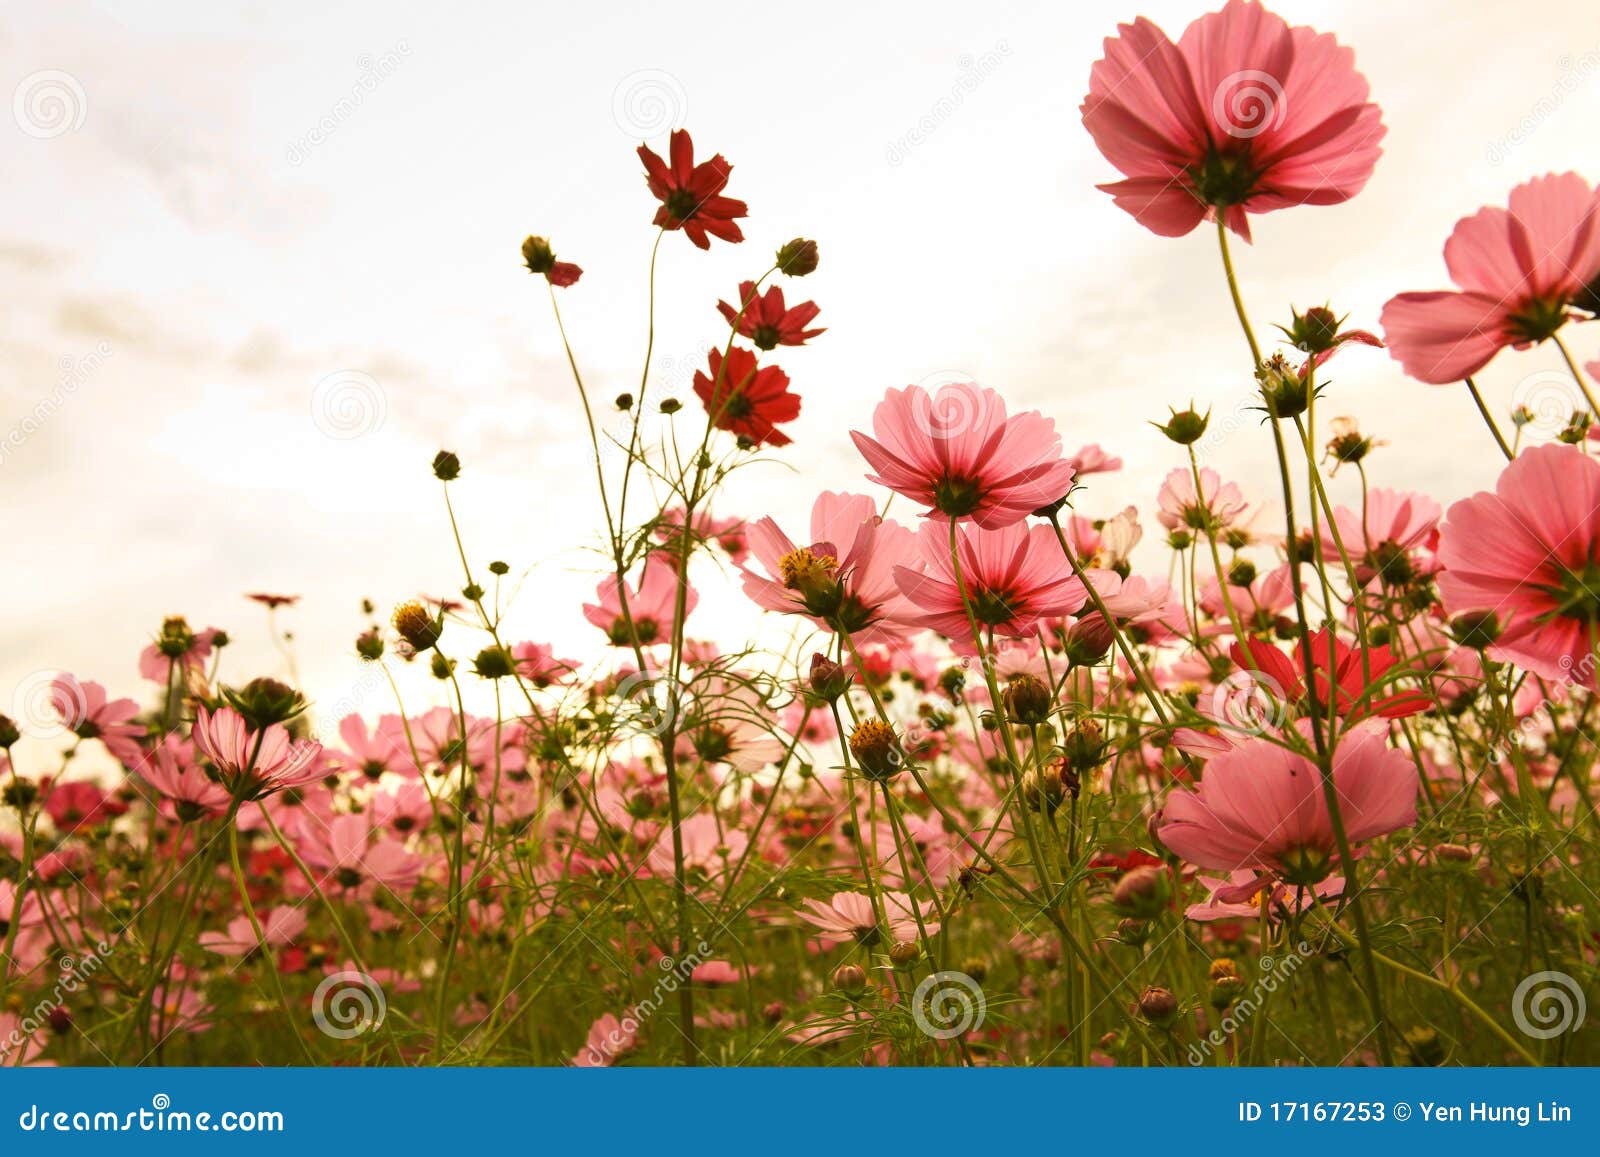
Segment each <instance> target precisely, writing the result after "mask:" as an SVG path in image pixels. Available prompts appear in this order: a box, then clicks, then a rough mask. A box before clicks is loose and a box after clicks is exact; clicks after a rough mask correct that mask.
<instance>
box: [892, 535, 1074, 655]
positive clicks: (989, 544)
mask: <svg viewBox="0 0 1600 1157" xmlns="http://www.w3.org/2000/svg"><path fill="white" fill-rule="evenodd" d="M956 541H957V555H958V557H959V559H960V574H959V579H958V575H957V571H956V563H955V559H952V557H951V551H950V533H949V527H948V526H946V525H943V524H941V523H937V522H925V523H923V524H922V527H921V529H920V530H919V531H918V532H917V537H916V545H917V549H918V551H919V552H920V554H921V559H922V569H920V570H914V569H912V568H911V567H907V566H897V567H895V572H894V573H895V582H896V583H897V584H899V587H900V593H901V594H903V595H904V596H905V598H906V601H907V602H908V603H909V604H911V605H910V606H909V607H908V608H907V609H906V610H905V611H904V612H902V618H903V620H904V621H905V622H907V623H909V624H911V625H913V626H918V627H926V628H928V629H929V630H933V631H938V632H939V633H940V634H942V635H944V636H945V637H946V638H948V639H950V640H951V642H952V644H953V645H954V646H955V648H956V649H957V650H958V651H962V652H964V653H970V652H971V650H972V647H973V642H972V627H971V623H970V622H969V620H968V607H967V605H966V603H964V602H963V600H962V597H961V596H962V593H963V591H964V592H965V594H966V596H967V600H966V601H967V602H970V604H971V615H972V618H974V619H976V620H977V624H978V629H979V630H980V631H981V632H988V631H993V632H994V633H995V634H997V635H1004V636H1006V637H1008V638H1013V639H1019V638H1025V637H1026V636H1028V635H1030V634H1032V633H1033V631H1034V629H1035V627H1036V626H1037V625H1038V623H1039V620H1041V619H1047V618H1058V617H1060V616H1062V615H1069V614H1072V613H1074V612H1076V611H1077V610H1078V609H1079V608H1080V607H1081V606H1083V604H1084V602H1085V601H1086V600H1087V599H1088V592H1087V591H1086V590H1085V589H1084V586H1083V584H1082V583H1081V582H1079V581H1078V579H1077V577H1076V576H1074V575H1073V573H1072V571H1071V569H1070V567H1069V566H1068V565H1067V561H1066V559H1065V558H1064V557H1063V556H1062V554H1061V546H1060V544H1059V543H1058V542H1057V541H1056V536H1055V533H1054V531H1052V530H1051V529H1050V528H1049V527H1048V526H1033V527H1029V526H1027V525H1025V524H1022V523H1012V524H1010V525H1008V526H1005V527H1002V528H1001V529H999V530H984V529H982V528H981V527H971V526H964V527H961V528H960V529H959V530H958V532H957V536H956Z"/></svg>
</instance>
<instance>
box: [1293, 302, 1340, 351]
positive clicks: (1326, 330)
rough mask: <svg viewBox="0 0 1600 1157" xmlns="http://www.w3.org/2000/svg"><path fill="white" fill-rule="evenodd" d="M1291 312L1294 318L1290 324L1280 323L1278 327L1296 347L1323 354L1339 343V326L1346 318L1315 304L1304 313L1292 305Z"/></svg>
mask: <svg viewBox="0 0 1600 1157" xmlns="http://www.w3.org/2000/svg"><path fill="white" fill-rule="evenodd" d="M1289 312H1290V313H1291V314H1292V315H1293V317H1294V320H1293V321H1292V322H1291V323H1290V324H1289V325H1288V326H1281V325H1280V326H1279V327H1278V328H1279V329H1280V330H1282V331H1283V332H1284V334H1285V336H1287V337H1288V339H1289V341H1290V342H1291V343H1292V344H1293V345H1294V347H1295V348H1296V349H1298V350H1304V351H1305V352H1306V353H1308V354H1321V353H1327V352H1328V351H1329V350H1331V349H1332V348H1333V347H1334V346H1336V345H1338V344H1339V342H1338V337H1339V327H1340V326H1341V325H1343V324H1344V318H1342V317H1339V316H1338V315H1337V314H1335V313H1334V312H1333V310H1331V309H1329V308H1328V307H1327V306H1325V305H1314V306H1312V307H1311V308H1310V309H1308V310H1306V311H1305V312H1304V313H1296V312H1295V311H1294V309H1293V308H1292V307H1291V309H1290V311H1289Z"/></svg>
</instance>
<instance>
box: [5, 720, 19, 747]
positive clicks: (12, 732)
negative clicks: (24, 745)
mask: <svg viewBox="0 0 1600 1157" xmlns="http://www.w3.org/2000/svg"><path fill="white" fill-rule="evenodd" d="M21 738H22V732H21V731H20V730H18V729H17V725H16V722H15V721H14V720H13V719H12V718H11V716H9V715H0V748H3V747H10V746H11V745H12V744H13V743H15V742H16V741H17V740H19V739H21Z"/></svg>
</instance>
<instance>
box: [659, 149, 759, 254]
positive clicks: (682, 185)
mask: <svg viewBox="0 0 1600 1157" xmlns="http://www.w3.org/2000/svg"><path fill="white" fill-rule="evenodd" d="M668 151H669V155H670V156H671V157H672V165H671V167H668V165H667V164H666V162H664V161H663V160H662V159H661V158H660V157H658V156H657V155H656V154H655V153H654V152H652V151H651V149H650V147H649V146H648V145H640V146H639V159H640V160H641V161H643V162H644V171H645V183H646V184H648V185H649V186H650V192H651V193H652V194H654V196H655V197H656V199H657V200H658V201H660V202H661V208H659V209H657V210H656V216H655V224H657V225H659V226H661V228H663V229H682V230H683V231H684V232H685V233H686V234H688V236H689V240H690V241H693V242H694V243H695V244H696V245H697V246H699V247H700V248H701V249H710V248H711V242H710V240H709V239H707V237H706V234H707V233H709V234H711V235H712V236H713V237H720V238H721V239H722V240H724V241H730V242H732V241H743V240H744V234H743V233H741V232H740V231H739V226H738V225H736V224H735V223H734V220H733V219H734V218H735V217H743V216H745V215H746V214H747V213H748V212H749V209H748V207H747V206H746V205H745V203H744V202H743V201H735V200H734V199H733V198H732V197H724V196H722V190H723V189H724V188H726V187H727V184H728V174H729V173H731V172H732V171H733V166H732V165H730V164H728V162H727V161H725V160H723V159H722V154H721V153H718V154H717V155H716V156H714V157H712V158H711V159H710V160H709V161H705V162H704V163H702V164H698V165H697V164H695V163H694V142H693V141H692V140H690V139H689V134H688V132H687V131H685V130H684V129H676V130H674V131H673V134H672V141H671V146H670V148H669V150H668Z"/></svg>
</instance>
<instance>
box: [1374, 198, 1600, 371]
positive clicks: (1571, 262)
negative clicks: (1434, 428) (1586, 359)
mask: <svg viewBox="0 0 1600 1157" xmlns="http://www.w3.org/2000/svg"><path fill="white" fill-rule="evenodd" d="M1444 263H1445V267H1446V268H1447V269H1448V270H1449V271H1450V280H1451V281H1453V282H1455V283H1456V285H1458V286H1460V287H1461V288H1460V290H1459V291H1458V292H1457V291H1451V290H1438V291H1435V292H1429V293H1402V294H1399V295H1398V296H1396V297H1393V298H1390V300H1389V303H1388V304H1387V305H1385V306H1384V307H1383V319H1382V320H1383V333H1384V337H1385V338H1386V339H1387V340H1388V343H1389V352H1390V353H1391V354H1392V355H1393V356H1394V358H1395V359H1396V360H1397V361H1399V362H1400V364H1401V365H1402V366H1404V367H1405V371H1406V373H1408V374H1410V375H1411V376H1412V377H1414V378H1416V379H1417V380H1418V381H1421V382H1427V383H1429V384H1431V385H1445V384H1447V383H1451V382H1458V381H1460V380H1461V379H1463V378H1465V377H1468V376H1470V375H1472V374H1475V373H1477V372H1478V371H1479V370H1481V369H1483V367H1484V366H1486V365H1488V364H1489V361H1490V359H1492V358H1493V357H1494V355H1495V354H1497V353H1499V352H1500V351H1501V350H1502V349H1504V348H1505V347H1507V346H1512V347H1514V348H1517V349H1524V348H1526V347H1528V346H1530V345H1533V344H1536V343H1538V342H1541V341H1544V340H1545V339H1547V338H1549V337H1551V336H1553V335H1554V334H1555V332H1556V331H1557V330H1558V329H1560V328H1561V327H1562V326H1563V325H1565V324H1566V322H1567V320H1568V318H1569V316H1571V315H1570V312H1569V311H1570V309H1571V307H1572V306H1573V305H1574V304H1575V303H1583V304H1584V305H1585V308H1587V309H1588V310H1589V311H1590V312H1595V311H1596V309H1597V305H1596V302H1595V294H1596V290H1595V288H1594V286H1595V285H1596V283H1597V279H1600V190H1595V189H1591V188H1590V187H1589V183H1588V182H1587V181H1585V180H1584V179H1583V178H1582V177H1580V176H1578V174H1576V173H1561V174H1559V175H1557V174H1554V173H1552V174H1548V175H1546V176H1543V177H1535V178H1534V179H1533V180H1531V181H1528V182H1526V183H1524V184H1521V185H1518V186H1517V187H1516V188H1515V189H1512V190H1511V197H1510V200H1509V203H1508V205H1507V207H1506V208H1504V209H1501V208H1499V207H1496V206H1486V207H1485V208H1482V209H1479V210H1478V211H1477V212H1476V213H1474V214H1473V215H1472V216H1471V217H1464V218H1462V219H1461V220H1460V221H1457V222H1456V227H1455V231H1454V232H1452V233H1451V234H1450V240H1448V241H1446V242H1445V246H1444Z"/></svg>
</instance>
